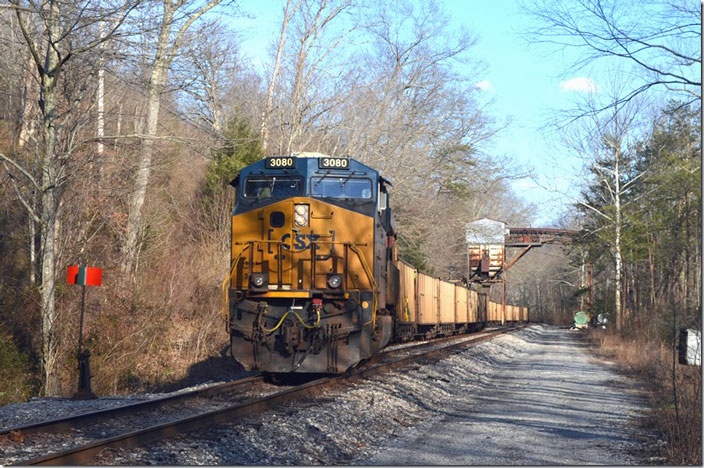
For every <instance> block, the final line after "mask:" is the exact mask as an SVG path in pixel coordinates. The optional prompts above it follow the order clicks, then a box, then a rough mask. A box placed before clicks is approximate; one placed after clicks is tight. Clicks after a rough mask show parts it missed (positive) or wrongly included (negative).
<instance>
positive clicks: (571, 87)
mask: <svg viewBox="0 0 704 468" xmlns="http://www.w3.org/2000/svg"><path fill="white" fill-rule="evenodd" d="M559 85H560V89H561V90H562V91H565V92H567V91H577V92H579V93H593V92H596V84H595V83H594V80H592V79H591V78H586V77H584V76H579V77H577V78H572V79H570V80H565V81H560V83H559Z"/></svg>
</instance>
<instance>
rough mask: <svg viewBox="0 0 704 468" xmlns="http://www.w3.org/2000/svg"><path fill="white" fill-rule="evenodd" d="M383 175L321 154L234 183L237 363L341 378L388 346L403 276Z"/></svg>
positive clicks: (231, 319)
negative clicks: (354, 366) (400, 279)
mask: <svg viewBox="0 0 704 468" xmlns="http://www.w3.org/2000/svg"><path fill="white" fill-rule="evenodd" d="M389 184H390V183H389V181H388V180H386V179H384V178H383V177H382V176H381V175H379V173H378V172H377V171H375V170H374V169H371V168H370V167H368V166H366V165H364V164H362V163H360V162H358V161H355V160H354V159H350V158H340V157H330V156H326V155H321V154H317V153H298V154H294V155H292V156H272V157H267V158H265V159H263V160H260V161H258V162H256V163H254V164H252V165H250V166H248V167H246V168H244V169H243V170H242V171H241V172H240V174H239V175H238V176H237V177H236V178H235V179H234V180H233V181H232V182H231V185H233V186H234V187H235V189H236V192H237V195H236V203H235V209H234V212H233V215H232V250H231V263H230V273H229V275H228V277H227V278H226V279H225V282H224V283H223V292H224V294H225V295H226V296H225V302H226V304H227V305H228V307H227V311H228V320H227V326H228V329H229V333H230V340H231V349H232V353H233V356H234V357H235V358H236V359H237V361H239V362H240V363H241V364H242V365H243V366H244V367H245V368H246V369H259V370H262V371H264V372H269V373H292V372H301V373H317V372H321V373H328V372H330V373H340V372H344V371H345V370H346V369H348V368H349V367H351V366H352V365H354V364H356V363H358V362H359V361H361V360H363V359H366V358H368V357H370V356H371V355H372V354H374V353H376V352H377V351H378V350H379V349H381V348H383V347H384V346H386V345H387V343H388V342H389V341H390V340H391V338H392V334H393V332H394V330H393V319H392V316H391V313H392V311H393V310H394V308H395V304H394V302H395V301H396V298H397V296H398V294H397V291H398V278H399V270H398V268H397V267H396V266H395V264H396V262H395V260H396V236H395V233H394V227H393V221H392V216H391V209H390V207H389V196H388V190H387V187H388V185H389Z"/></svg>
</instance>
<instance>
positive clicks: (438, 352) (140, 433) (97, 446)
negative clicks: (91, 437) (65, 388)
mask: <svg viewBox="0 0 704 468" xmlns="http://www.w3.org/2000/svg"><path fill="white" fill-rule="evenodd" d="M519 328H521V327H511V328H504V329H500V330H488V331H484V332H480V333H476V334H472V335H464V336H462V337H458V336H453V337H448V338H443V339H440V340H433V341H429V342H425V343H420V344H413V345H409V346H405V347H398V348H395V349H392V350H390V351H388V352H385V353H381V354H379V355H376V356H374V357H373V358H372V359H370V360H369V361H367V362H365V363H364V364H363V365H361V366H358V367H356V368H354V369H351V370H350V371H348V372H347V373H346V374H343V375H340V376H332V377H324V378H320V379H317V380H314V381H311V382H307V383H304V384H302V385H298V386H296V387H292V388H287V389H284V390H282V391H278V392H275V393H273V394H270V395H266V396H262V397H258V398H252V399H250V400H247V401H244V402H239V403H235V404H231V405H228V406H226V407H224V408H220V409H216V410H213V411H206V412H203V413H200V414H196V415H192V416H189V417H185V418H181V419H177V420H173V421H169V422H166V423H163V424H157V425H154V426H151V427H147V428H144V429H139V430H135V431H131V432H126V433H123V434H119V435H116V436H113V437H108V438H105V439H102V440H97V441H94V442H89V443H86V444H82V445H79V446H76V447H73V448H70V449H66V450H62V451H59V452H55V453H51V454H48V455H45V456H42V457H39V458H34V459H31V460H26V461H22V462H20V463H19V464H21V465H82V464H90V463H91V461H92V460H93V459H94V457H96V456H97V455H98V454H100V452H101V451H103V450H104V449H106V448H112V449H129V448H131V447H136V446H140V445H144V444H146V443H149V442H153V441H156V440H160V439H164V438H167V437H171V436H176V435H179V434H183V433H185V432H188V431H193V430H197V429H203V428H206V427H208V426H212V425H215V424H221V423H228V422H232V421H233V420H235V419H236V418H241V417H244V416H249V415H253V414H257V413H261V412H263V411H266V410H268V409H273V408H276V407H279V406H281V405H283V404H285V403H288V402H292V401H296V400H299V399H302V398H305V397H315V396H317V395H320V394H321V393H323V392H324V391H325V390H328V389H331V388H333V387H336V386H340V385H345V384H350V383H353V382H356V381H359V380H362V379H365V378H369V377H371V376H374V375H378V374H382V373H384V372H388V371H390V370H393V369H397V368H400V367H403V366H407V365H410V364H412V363H416V362H423V361H426V362H431V361H437V360H439V359H442V358H444V357H446V356H448V355H450V354H452V353H454V352H456V351H458V350H461V349H462V348H466V347H470V346H473V345H476V344H478V343H481V342H483V341H486V340H489V339H491V338H494V337H495V336H497V335H501V334H504V333H507V332H510V331H514V330H517V329H519ZM261 381H262V376H261V375H256V376H251V377H248V378H245V379H240V380H237V381H233V382H228V383H225V384H220V385H218V386H214V387H208V388H206V389H201V390H196V391H193V392H187V393H184V394H179V395H174V396H170V397H165V398H163V399H158V400H149V401H145V402H140V403H135V404H132V405H125V406H122V407H116V408H111V409H107V410H102V411H98V412H95V413H89V414H84V415H76V416H72V417H68V418H62V419H61V420H56V421H48V422H46V423H37V424H33V425H30V426H25V427H23V428H12V429H7V430H5V431H3V432H0V435H2V434H3V433H7V434H9V433H10V431H11V430H12V431H16V432H15V433H19V434H27V433H30V432H25V431H31V432H33V433H38V432H55V431H65V430H66V429H68V428H73V427H76V425H83V424H86V421H87V419H81V418H89V419H93V420H95V419H100V418H105V417H106V416H107V417H109V415H110V414H113V415H115V414H120V412H121V413H122V415H125V414H130V413H131V412H138V411H143V410H145V409H147V408H155V407H158V406H159V405H167V404H173V403H174V402H177V401H184V400H185V399H187V398H196V397H198V396H207V394H208V392H210V394H220V393H227V392H233V391H236V390H237V388H243V386H246V385H252V384H255V383H256V382H261ZM160 400H163V401H160ZM144 405H146V406H144ZM62 428H63V429H62Z"/></svg>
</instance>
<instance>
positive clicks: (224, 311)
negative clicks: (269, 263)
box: [220, 240, 379, 331]
mask: <svg viewBox="0 0 704 468" xmlns="http://www.w3.org/2000/svg"><path fill="white" fill-rule="evenodd" d="M255 244H277V253H278V255H277V256H278V259H277V260H278V261H277V276H278V278H277V280H278V281H277V282H278V285H279V290H281V283H282V276H283V274H282V268H283V267H282V263H283V262H282V255H281V254H282V250H283V249H282V247H283V245H284V242H282V241H279V240H255V241H246V242H233V246H244V247H243V248H242V249H241V250H240V251H239V253H238V254H237V256H236V257H235V258H234V260H233V261H232V263H231V265H230V272H229V274H228V275H227V276H226V277H225V279H224V280H223V282H222V284H221V291H222V300H221V307H220V315H221V317H222V319H223V321H224V322H225V324H226V328H227V329H228V331H229V320H228V311H229V306H230V297H229V293H228V290H229V289H230V288H229V287H228V286H231V284H232V276H233V275H234V273H235V269H236V268H237V264H238V263H239V260H240V258H242V255H243V254H244V253H245V252H246V251H247V250H249V251H250V257H251V256H252V254H253V253H254V245H255ZM319 245H331V246H333V248H334V246H335V245H341V246H344V247H345V249H344V250H345V254H344V259H343V261H344V265H343V272H342V273H343V278H344V282H345V283H344V286H343V287H344V288H345V289H346V288H347V276H348V271H347V270H348V265H347V263H348V260H347V249H349V250H351V251H352V252H354V253H355V255H356V256H357V258H358V259H359V262H360V264H361V265H362V269H363V270H364V273H365V275H366V277H367V280H368V281H369V284H370V286H371V287H372V324H373V326H376V309H377V304H378V296H379V290H378V286H377V284H376V281H375V280H374V274H373V273H372V271H371V269H370V268H369V264H368V263H367V260H366V258H365V257H364V255H363V254H362V252H360V250H359V247H366V246H367V245H368V244H367V243H357V242H334V241H325V240H324V241H317V240H316V241H312V242H311V243H310V249H311V258H310V261H311V284H310V289H315V267H316V262H317V256H316V250H317V247H318V246H319ZM294 252H296V251H294ZM298 252H299V253H300V252H303V250H301V251H298ZM251 269H252V259H250V264H249V270H250V273H251ZM367 323H368V322H367Z"/></svg>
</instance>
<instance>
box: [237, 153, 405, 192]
mask: <svg viewBox="0 0 704 468" xmlns="http://www.w3.org/2000/svg"><path fill="white" fill-rule="evenodd" d="M279 158H284V159H291V160H292V161H291V162H292V164H291V165H290V166H287V167H270V163H269V161H270V160H274V159H279ZM321 159H333V160H346V161H348V165H347V167H345V168H342V167H321V164H320V160H321ZM249 175H260V176H268V175H271V176H277V177H279V176H284V177H285V176H291V175H302V176H304V177H312V176H316V175H320V176H325V175H327V176H345V177H347V176H352V177H369V178H371V179H372V180H373V182H374V183H376V182H377V181H378V179H380V180H381V181H382V182H384V183H385V184H388V185H391V182H390V181H389V180H388V179H386V178H385V177H383V176H381V175H380V174H379V172H378V171H376V170H375V169H372V168H371V167H369V166H367V165H366V164H363V163H361V162H359V161H357V160H356V159H352V158H348V157H341V156H328V155H326V154H322V153H315V152H298V153H296V152H294V153H292V154H291V155H290V156H268V157H266V158H264V159H260V160H259V161H256V162H254V163H252V164H250V165H249V166H247V167H245V168H243V169H242V170H241V171H240V173H239V174H237V176H235V178H234V179H233V180H232V181H231V182H230V185H232V186H235V185H236V184H237V182H238V179H239V177H247V176H249Z"/></svg>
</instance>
